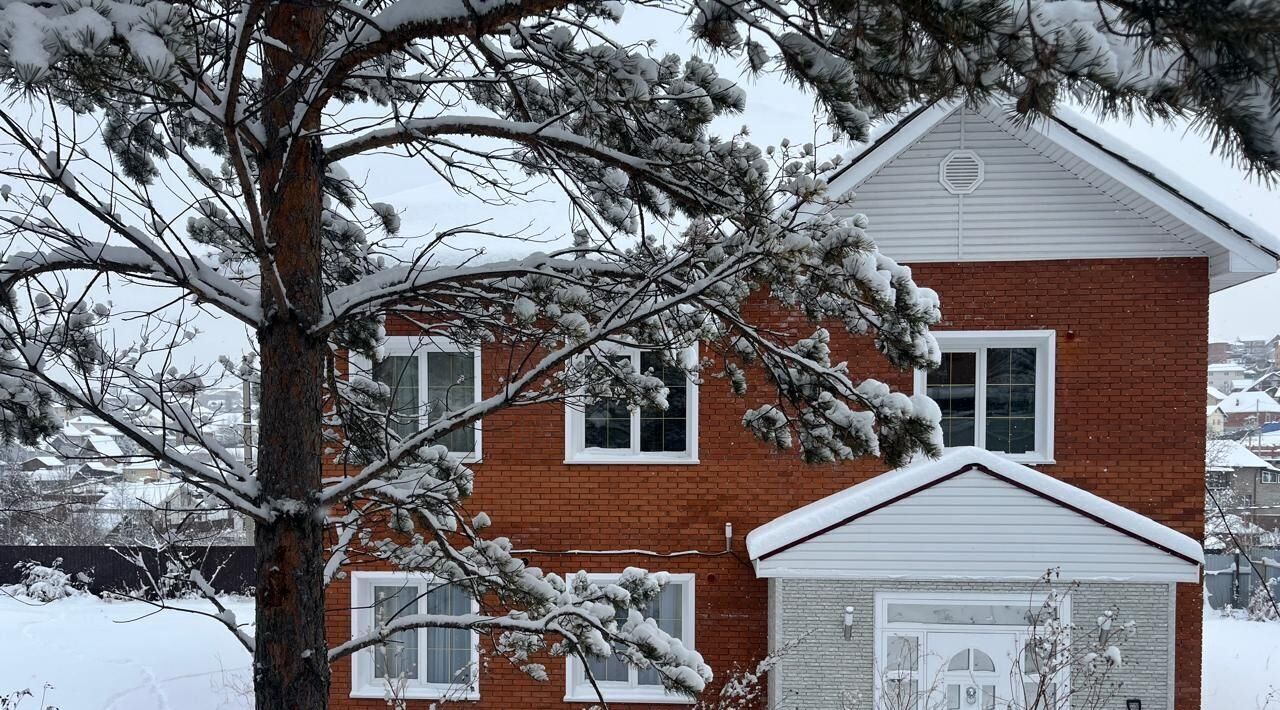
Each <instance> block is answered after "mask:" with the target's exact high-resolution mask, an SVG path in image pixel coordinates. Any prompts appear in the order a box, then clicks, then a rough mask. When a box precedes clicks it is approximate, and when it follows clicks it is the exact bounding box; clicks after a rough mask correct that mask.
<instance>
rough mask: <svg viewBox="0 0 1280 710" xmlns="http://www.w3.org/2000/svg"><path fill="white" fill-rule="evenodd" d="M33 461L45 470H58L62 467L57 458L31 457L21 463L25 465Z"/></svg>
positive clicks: (60, 460) (60, 461)
mask: <svg viewBox="0 0 1280 710" xmlns="http://www.w3.org/2000/svg"><path fill="white" fill-rule="evenodd" d="M33 461H34V462H36V463H38V464H40V465H42V466H44V467H45V468H58V467H61V466H62V459H60V458H58V457H57V456H32V457H31V458H29V459H27V460H26V461H23V462H22V463H23V464H24V465H25V464H29V463H31V462H33Z"/></svg>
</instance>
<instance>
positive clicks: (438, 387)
mask: <svg viewBox="0 0 1280 710" xmlns="http://www.w3.org/2000/svg"><path fill="white" fill-rule="evenodd" d="M475 366H476V360H475V354H474V353H445V352H428V353H427V408H428V409H427V420H428V421H435V420H436V419H439V418H440V417H441V416H443V415H444V414H445V413H447V412H453V411H457V410H459V409H461V408H463V407H466V406H467V405H470V404H474V403H475V400H476V372H475ZM436 443H439V444H443V445H445V446H447V447H448V448H449V450H450V451H457V452H467V451H475V449H476V430H475V427H474V426H469V427H466V428H463V429H458V430H456V431H451V432H449V433H448V434H446V435H444V436H443V437H441V438H440V439H437V440H436Z"/></svg>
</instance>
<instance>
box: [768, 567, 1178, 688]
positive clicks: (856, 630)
mask: <svg viewBox="0 0 1280 710" xmlns="http://www.w3.org/2000/svg"><path fill="white" fill-rule="evenodd" d="M773 587H774V589H773V593H774V596H775V600H776V601H775V604H774V606H773V608H774V609H775V620H774V622H773V623H774V628H775V629H776V633H777V639H778V641H779V643H792V645H791V646H790V647H789V648H788V649H787V651H786V653H785V654H783V655H782V656H781V660H780V661H779V664H778V670H777V672H776V674H775V675H774V677H773V680H774V684H773V686H771V687H770V691H771V692H772V693H773V694H774V696H773V703H774V705H775V706H776V707H784V708H793V707H794V708H804V709H805V710H847V709H849V708H865V707H871V704H870V703H867V702H865V699H867V698H871V697H874V696H873V692H874V679H875V673H876V666H875V604H874V600H875V594H876V592H943V593H946V592H959V593H972V592H991V593H1000V594H1007V593H1020V594H1026V595H1027V598H1028V599H1029V598H1031V595H1032V594H1033V593H1039V594H1043V593H1045V592H1046V591H1047V588H1046V587H1045V586H1044V585H1040V584H1027V583H1021V584H1017V583H997V582H906V581H892V582H867V581H848V580H811V579H779V580H776V581H775V583H774V585H773ZM1060 589H1061V590H1062V591H1068V590H1069V591H1070V593H1071V621H1072V622H1073V623H1075V624H1076V625H1077V627H1078V629H1079V632H1078V633H1080V634H1083V635H1088V634H1091V633H1092V632H1093V630H1094V620H1095V619H1097V618H1098V617H1099V616H1101V615H1102V613H1103V612H1105V611H1107V610H1109V609H1113V608H1114V609H1116V610H1117V612H1118V617H1119V620H1120V621H1124V622H1130V621H1131V622H1133V623H1134V625H1135V626H1134V631H1133V634H1132V635H1131V636H1130V637H1129V638H1128V639H1127V640H1126V642H1125V643H1124V645H1123V647H1122V650H1121V656H1122V659H1123V661H1122V663H1121V667H1120V669H1118V670H1116V671H1114V672H1112V673H1111V674H1110V675H1108V681H1110V682H1111V683H1118V684H1120V685H1119V687H1117V688H1115V689H1114V690H1108V691H1104V692H1110V693H1111V695H1110V697H1109V698H1108V702H1107V703H1105V705H1103V707H1105V708H1107V710H1123V708H1124V707H1125V699H1127V698H1139V699H1141V700H1142V707H1143V708H1144V710H1169V690H1170V688H1169V685H1170V681H1171V680H1172V678H1173V675H1172V674H1171V669H1170V667H1169V658H1168V657H1169V611H1170V608H1169V605H1170V601H1171V600H1170V599H1169V587H1168V585H1165V584H1095V583H1089V584H1081V585H1080V586H1079V587H1078V588H1075V589H1070V587H1069V585H1062V586H1061V587H1060ZM847 606H851V607H853V610H854V618H853V634H852V638H851V639H849V640H846V639H845V638H844V609H845V607H847ZM1010 628H1011V630H1014V631H1022V630H1024V629H1019V628H1015V627H1010ZM951 630H954V631H964V630H965V629H964V627H952V628H951ZM921 682H922V683H923V687H924V688H925V689H928V688H929V687H930V686H931V685H932V684H934V683H940V682H941V680H940V679H939V678H937V677H936V676H935V677H932V678H931V677H927V676H925V677H924V678H923V679H922V681H921ZM934 687H938V686H934ZM939 689H940V688H939ZM1087 697H1088V695H1087V693H1086V692H1085V691H1083V690H1081V691H1080V695H1079V696H1077V697H1075V698H1073V700H1074V702H1073V703H1072V706H1073V707H1077V708H1078V707H1082V706H1083V705H1085V699H1086V698H1087ZM1104 697H1105V696H1104ZM860 700H861V702H860Z"/></svg>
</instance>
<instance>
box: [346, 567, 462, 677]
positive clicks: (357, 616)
mask: <svg viewBox="0 0 1280 710" xmlns="http://www.w3.org/2000/svg"><path fill="white" fill-rule="evenodd" d="M386 583H390V584H405V585H412V586H414V587H416V588H417V589H419V593H420V594H424V593H425V592H426V591H427V588H430V587H435V586H439V584H440V582H439V581H438V580H437V579H436V578H435V577H433V576H431V575H428V574H421V573H412V572H381V571H379V572H374V571H367V572H352V573H351V635H352V637H356V636H360V635H362V634H365V633H368V632H369V630H370V629H371V628H373V588H374V587H375V586H381V585H383V584H386ZM471 611H472V613H475V614H478V613H479V612H480V604H479V602H478V601H476V600H475V599H474V598H473V599H472V600H471ZM422 631H423V630H422V629H418V633H419V634H422ZM418 647H419V649H420V653H422V654H423V655H424V656H425V655H426V644H425V643H423V639H422V638H419V639H418ZM376 649H377V647H376V646H374V647H370V648H366V649H361V650H360V651H357V652H356V653H353V654H351V694H350V696H351V697H353V698H377V699H383V698H386V696H387V691H388V689H389V688H390V686H389V685H388V682H387V681H386V680H385V679H380V678H374V677H373V653H374V652H375V651H376ZM423 667H424V665H423V664H422V663H421V662H420V663H419V669H421V668H423ZM471 672H472V682H471V685H470V686H468V687H464V686H461V685H459V684H457V683H448V684H445V683H427V682H425V681H422V680H421V679H418V680H406V682H405V686H404V688H403V690H402V691H400V693H399V697H401V698H404V699H408V700H445V699H448V700H479V699H480V635H479V634H477V633H475V632H472V634H471ZM420 675H421V674H420Z"/></svg>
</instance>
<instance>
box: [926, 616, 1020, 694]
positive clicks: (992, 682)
mask: <svg viewBox="0 0 1280 710" xmlns="http://www.w3.org/2000/svg"><path fill="white" fill-rule="evenodd" d="M926 643H927V646H926V647H927V649H928V656H927V658H926V659H925V669H926V676H925V678H926V687H927V688H928V698H929V700H928V702H927V703H926V706H927V708H928V710H996V709H997V708H1004V707H1007V706H1008V704H1009V702H1010V700H1011V699H1012V697H1013V691H1012V683H1011V682H1010V679H1011V678H1012V673H1013V658H1014V654H1015V653H1016V652H1017V649H1018V643H1017V635H1016V634H1011V633H1000V632H981V631H972V632H960V631H930V632H928V638H927V641H926Z"/></svg>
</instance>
